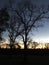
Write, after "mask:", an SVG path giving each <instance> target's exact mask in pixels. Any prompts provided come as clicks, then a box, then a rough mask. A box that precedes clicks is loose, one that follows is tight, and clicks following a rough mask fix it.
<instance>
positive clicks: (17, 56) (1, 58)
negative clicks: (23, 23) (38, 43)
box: [0, 49, 49, 65]
mask: <svg viewBox="0 0 49 65" xmlns="http://www.w3.org/2000/svg"><path fill="white" fill-rule="evenodd" d="M3 64H4V65H7V64H8V65H12V64H13V65H35V64H36V65H37V64H39V65H40V64H41V65H42V64H43V65H49V50H47V49H45V50H43V49H41V50H40V49H36V50H35V49H34V50H31V49H30V50H29V49H28V50H23V49H22V50H19V49H0V65H3Z"/></svg>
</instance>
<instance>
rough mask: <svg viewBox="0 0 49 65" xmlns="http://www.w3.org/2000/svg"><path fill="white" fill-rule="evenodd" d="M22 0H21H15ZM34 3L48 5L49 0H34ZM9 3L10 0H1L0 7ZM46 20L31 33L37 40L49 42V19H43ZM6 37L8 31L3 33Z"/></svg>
mask: <svg viewBox="0 0 49 65" xmlns="http://www.w3.org/2000/svg"><path fill="white" fill-rule="evenodd" d="M15 1H16V2H17V1H20V0H15ZM32 2H33V3H35V4H37V5H41V4H42V5H43V4H44V5H48V4H49V0H32ZM7 3H8V0H0V8H2V7H3V6H4V5H5V4H7ZM42 21H44V26H43V27H40V28H38V29H37V30H33V35H30V36H31V37H32V39H33V40H35V41H37V42H49V19H43V20H42ZM3 36H4V37H6V38H7V33H5V34H4V35H3Z"/></svg>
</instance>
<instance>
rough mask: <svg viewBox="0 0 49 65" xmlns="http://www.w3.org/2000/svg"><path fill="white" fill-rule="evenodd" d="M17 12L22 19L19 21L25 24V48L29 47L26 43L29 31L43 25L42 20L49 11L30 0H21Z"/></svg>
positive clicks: (23, 36) (23, 37)
mask: <svg viewBox="0 0 49 65" xmlns="http://www.w3.org/2000/svg"><path fill="white" fill-rule="evenodd" d="M15 12H16V14H17V17H18V18H19V20H20V21H19V22H21V23H22V25H23V29H24V31H23V33H22V34H21V36H22V39H23V42H24V48H25V49H27V45H26V44H27V40H28V35H29V33H30V32H31V30H32V29H33V28H37V27H40V26H42V24H41V22H40V20H41V19H42V18H43V15H44V14H45V13H47V12H48V11H47V10H44V9H43V8H41V7H38V6H36V5H34V4H33V3H31V2H30V1H29V0H25V1H21V3H19V4H18V7H17V9H16V10H15Z"/></svg>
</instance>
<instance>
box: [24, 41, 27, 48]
mask: <svg viewBox="0 0 49 65" xmlns="http://www.w3.org/2000/svg"><path fill="white" fill-rule="evenodd" d="M26 43H27V41H24V49H27V45H26Z"/></svg>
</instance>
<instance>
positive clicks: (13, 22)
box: [7, 14, 23, 48]
mask: <svg viewBox="0 0 49 65" xmlns="http://www.w3.org/2000/svg"><path fill="white" fill-rule="evenodd" d="M7 30H8V36H9V41H10V47H11V48H12V46H13V44H14V43H15V40H16V38H17V37H18V36H19V35H21V33H22V31H23V28H22V25H21V23H20V22H19V20H17V18H16V16H15V14H14V15H12V16H11V18H10V20H9V23H8V26H7Z"/></svg>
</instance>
